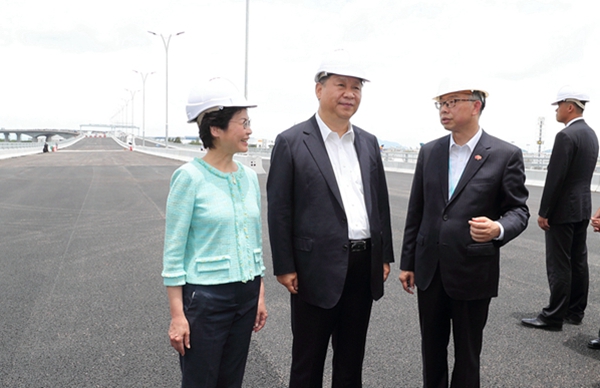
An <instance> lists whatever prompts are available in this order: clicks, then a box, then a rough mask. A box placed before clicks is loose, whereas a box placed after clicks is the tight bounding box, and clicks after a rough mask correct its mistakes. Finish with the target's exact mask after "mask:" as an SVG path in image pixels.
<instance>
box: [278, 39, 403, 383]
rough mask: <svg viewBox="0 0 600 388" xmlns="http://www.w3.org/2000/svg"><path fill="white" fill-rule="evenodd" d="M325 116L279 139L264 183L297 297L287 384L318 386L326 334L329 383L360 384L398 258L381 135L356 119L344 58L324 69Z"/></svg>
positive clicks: (358, 82) (282, 269)
mask: <svg viewBox="0 0 600 388" xmlns="http://www.w3.org/2000/svg"><path fill="white" fill-rule="evenodd" d="M315 81H316V87H315V92H316V95H317V98H318V99H319V110H318V112H317V114H316V115H314V116H313V117H311V118H310V119H309V120H307V121H305V122H302V123H300V124H297V125H295V126H293V127H292V128H290V129H288V130H286V131H284V132H282V133H281V134H279V136H277V139H276V140H275V146H274V147H273V151H272V154H271V166H270V170H269V176H268V181H267V197H268V219H269V236H270V241H271V251H272V255H273V268H274V272H275V275H277V280H278V281H279V282H280V283H281V284H282V285H284V286H285V287H286V288H287V289H288V291H289V292H290V294H291V317H292V333H293V335H294V338H293V347H292V367H291V373H290V387H292V388H312V387H315V388H316V387H318V388H321V387H322V384H323V368H324V363H325V358H326V354H327V347H328V344H329V340H330V338H332V346H333V351H334V355H333V376H332V385H333V387H361V386H362V363H363V357H364V352H365V342H366V336H367V328H368V325H369V318H370V314H371V306H372V303H373V300H377V299H379V298H381V296H382V295H383V282H384V281H385V280H386V278H387V276H388V274H389V270H390V268H389V263H390V262H393V261H394V257H393V251H392V235H391V224H390V210H389V203H388V191H387V184H386V179H385V174H384V170H383V164H382V161H381V156H380V151H379V145H378V142H377V139H376V138H375V136H373V135H371V134H369V133H367V132H365V131H364V130H362V129H361V128H358V127H357V126H354V125H352V124H351V123H350V118H351V117H352V115H354V113H355V112H356V110H357V109H358V106H359V104H360V101H361V91H362V86H363V83H364V82H365V81H366V78H365V76H364V73H363V72H362V70H360V69H359V68H357V67H356V66H355V65H354V64H353V63H352V62H351V60H350V58H349V56H348V54H347V52H345V51H336V52H334V53H332V54H331V56H330V57H328V58H326V60H325V61H324V62H323V64H322V65H321V67H320V69H319V71H318V73H317V75H316V77H315Z"/></svg>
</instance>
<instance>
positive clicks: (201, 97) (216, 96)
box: [185, 77, 256, 123]
mask: <svg viewBox="0 0 600 388" xmlns="http://www.w3.org/2000/svg"><path fill="white" fill-rule="evenodd" d="M225 107H239V108H255V107H256V105H253V104H250V103H249V102H248V101H247V100H246V98H245V97H244V96H243V95H242V93H240V92H239V90H238V89H237V88H236V87H235V85H234V84H233V83H232V82H231V81H229V80H228V79H226V78H219V77H217V78H212V79H210V80H209V81H208V82H206V83H204V84H201V85H198V86H196V87H194V88H193V89H192V91H191V92H190V96H189V97H188V103H187V105H186V106H185V111H186V113H187V118H188V123H192V122H194V121H196V120H197V119H198V117H200V116H203V115H204V114H206V113H208V112H213V111H216V110H220V109H223V108H225ZM201 119H202V118H201V117H200V120H201Z"/></svg>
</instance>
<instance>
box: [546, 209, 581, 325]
mask: <svg viewBox="0 0 600 388" xmlns="http://www.w3.org/2000/svg"><path fill="white" fill-rule="evenodd" d="M588 225H589V221H588V220H583V221H580V222H576V223H569V224H552V225H550V230H548V231H546V232H545V237H546V271H547V273H548V284H549V285H550V302H549V303H548V306H546V307H544V309H543V310H542V312H541V313H540V315H539V318H540V319H541V320H542V321H544V322H547V323H550V324H558V325H562V323H563V319H564V318H565V317H569V318H572V319H574V320H576V321H580V320H582V319H583V315H584V312H585V308H586V306H587V299H588V289H589V282H590V276H589V269H588V260H587V244H586V239H587V228H588Z"/></svg>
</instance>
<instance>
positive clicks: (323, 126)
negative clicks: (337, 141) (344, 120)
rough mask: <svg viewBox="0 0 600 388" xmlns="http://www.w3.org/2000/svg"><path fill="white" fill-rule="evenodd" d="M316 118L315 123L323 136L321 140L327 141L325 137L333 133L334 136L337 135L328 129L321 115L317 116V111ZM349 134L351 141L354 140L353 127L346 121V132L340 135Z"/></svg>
mask: <svg viewBox="0 0 600 388" xmlns="http://www.w3.org/2000/svg"><path fill="white" fill-rule="evenodd" d="M315 116H316V119H317V124H318V125H319V131H321V136H322V137H323V142H326V141H327V138H328V137H329V136H330V135H331V134H332V133H333V134H335V136H336V137H338V134H337V133H335V132H333V131H332V130H331V129H329V127H328V126H327V124H325V122H324V121H323V120H322V119H321V116H319V112H317V114H316V115H315ZM346 135H348V136H350V140H351V141H352V142H354V129H353V128H352V124H351V123H348V132H346V133H344V134H343V135H342V137H344V136H346Z"/></svg>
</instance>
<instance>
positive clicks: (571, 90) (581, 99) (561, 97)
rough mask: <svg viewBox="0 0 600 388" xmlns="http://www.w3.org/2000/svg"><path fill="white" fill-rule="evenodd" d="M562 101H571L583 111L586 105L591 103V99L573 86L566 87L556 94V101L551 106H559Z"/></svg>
mask: <svg viewBox="0 0 600 388" xmlns="http://www.w3.org/2000/svg"><path fill="white" fill-rule="evenodd" d="M561 101H571V102H573V103H575V104H577V105H578V106H579V107H580V108H581V109H585V103H586V102H589V101H590V97H589V96H588V95H587V94H586V93H584V92H583V91H581V90H579V89H577V88H575V87H573V86H571V85H565V86H563V87H562V88H560V89H559V91H558V93H557V94H556V100H555V101H554V102H553V103H552V104H551V105H558V103H559V102H561Z"/></svg>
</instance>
